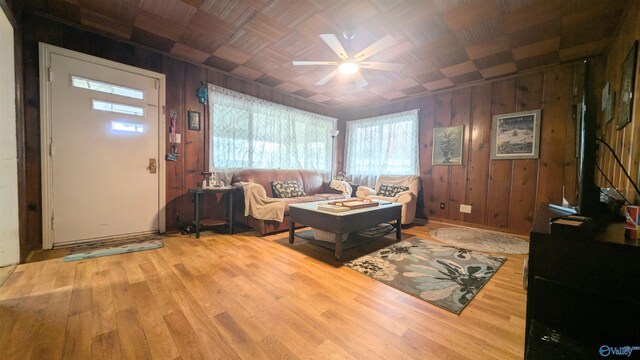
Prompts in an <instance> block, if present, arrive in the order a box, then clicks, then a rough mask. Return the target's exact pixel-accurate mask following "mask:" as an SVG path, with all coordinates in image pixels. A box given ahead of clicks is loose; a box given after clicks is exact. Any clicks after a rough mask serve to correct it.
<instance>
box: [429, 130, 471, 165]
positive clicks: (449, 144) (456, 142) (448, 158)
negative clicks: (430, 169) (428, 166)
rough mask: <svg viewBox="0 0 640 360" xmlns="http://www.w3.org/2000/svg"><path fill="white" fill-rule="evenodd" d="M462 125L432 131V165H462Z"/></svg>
mask: <svg viewBox="0 0 640 360" xmlns="http://www.w3.org/2000/svg"><path fill="white" fill-rule="evenodd" d="M463 138H464V125H458V126H449V127H441V128H434V129H433V159H432V163H433V165H462V140H463Z"/></svg>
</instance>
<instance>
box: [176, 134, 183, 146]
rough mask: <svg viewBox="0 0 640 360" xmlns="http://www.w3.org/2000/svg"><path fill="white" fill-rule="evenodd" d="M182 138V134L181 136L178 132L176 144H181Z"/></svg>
mask: <svg viewBox="0 0 640 360" xmlns="http://www.w3.org/2000/svg"><path fill="white" fill-rule="evenodd" d="M181 140H182V136H180V134H176V144H180V141H181Z"/></svg>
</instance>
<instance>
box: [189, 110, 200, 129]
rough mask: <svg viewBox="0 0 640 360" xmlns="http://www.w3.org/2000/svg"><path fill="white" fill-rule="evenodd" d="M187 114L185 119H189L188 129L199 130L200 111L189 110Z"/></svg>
mask: <svg viewBox="0 0 640 360" xmlns="http://www.w3.org/2000/svg"><path fill="white" fill-rule="evenodd" d="M187 114H188V117H187V119H188V120H189V121H188V123H189V130H195V131H200V112H198V111H195V110H189V111H188V112H187Z"/></svg>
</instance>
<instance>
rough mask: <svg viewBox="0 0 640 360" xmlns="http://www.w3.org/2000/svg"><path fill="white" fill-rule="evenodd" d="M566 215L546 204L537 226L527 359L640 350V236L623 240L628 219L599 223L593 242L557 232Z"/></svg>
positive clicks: (638, 354)
mask: <svg viewBox="0 0 640 360" xmlns="http://www.w3.org/2000/svg"><path fill="white" fill-rule="evenodd" d="M565 215H569V214H568V213H566V212H563V211H559V210H555V209H551V208H549V206H548V205H547V204H543V205H542V206H541V207H540V209H539V210H538V213H537V216H536V219H535V221H534V224H533V228H532V230H531V234H530V240H531V242H530V244H529V273H528V290H527V319H526V338H525V339H526V340H525V341H526V344H525V347H526V348H525V358H526V359H552V358H553V359H584V358H586V359H589V358H594V359H602V358H603V356H604V355H606V353H607V352H609V353H611V352H612V351H613V350H616V349H617V348H620V347H625V346H630V347H633V346H637V347H640V241H638V240H630V239H626V238H625V237H624V223H622V222H601V224H599V225H598V224H597V225H596V228H595V230H594V236H593V239H588V238H587V239H585V238H581V236H579V235H577V233H576V236H571V235H567V234H566V232H565V235H564V236H553V235H552V234H551V231H550V226H549V222H550V220H551V219H553V218H557V217H561V216H565ZM611 355H613V354H612V353H611ZM612 357H613V358H616V357H619V356H612ZM625 357H626V356H625ZM636 357H637V358H640V349H639V350H635V351H633V353H632V355H631V357H630V358H636Z"/></svg>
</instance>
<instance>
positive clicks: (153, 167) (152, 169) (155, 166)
mask: <svg viewBox="0 0 640 360" xmlns="http://www.w3.org/2000/svg"><path fill="white" fill-rule="evenodd" d="M147 169H149V173H150V174H155V173H156V172H157V170H158V163H157V162H156V159H149V167H148V168H147Z"/></svg>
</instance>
